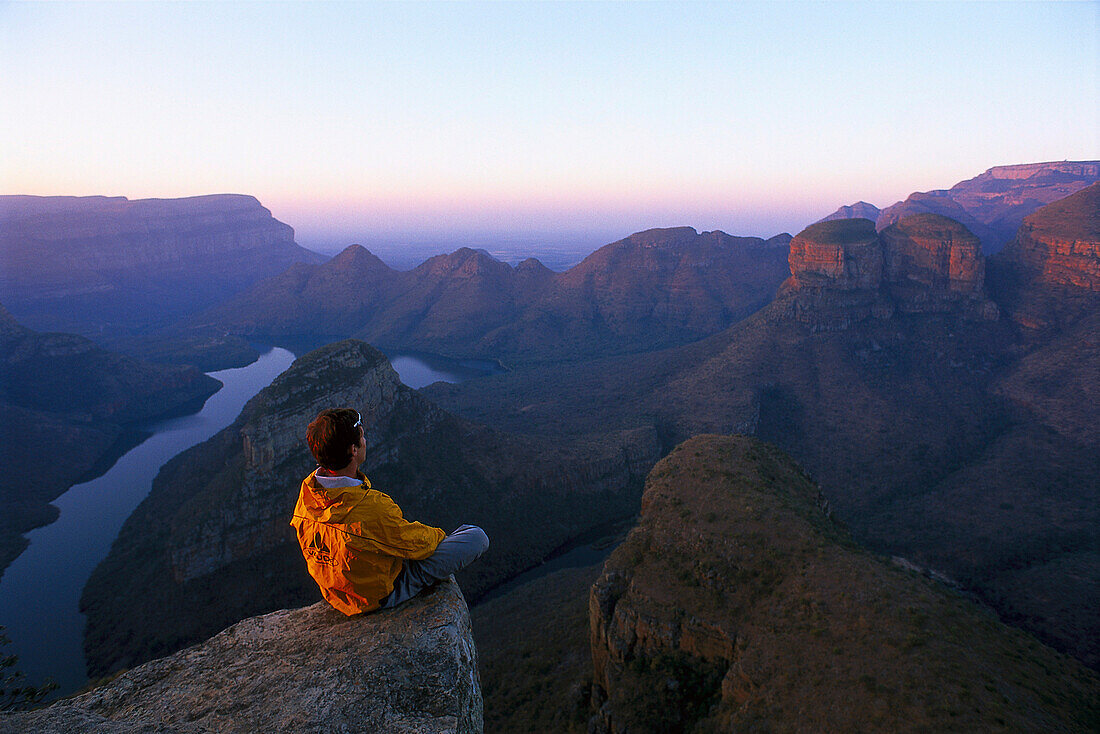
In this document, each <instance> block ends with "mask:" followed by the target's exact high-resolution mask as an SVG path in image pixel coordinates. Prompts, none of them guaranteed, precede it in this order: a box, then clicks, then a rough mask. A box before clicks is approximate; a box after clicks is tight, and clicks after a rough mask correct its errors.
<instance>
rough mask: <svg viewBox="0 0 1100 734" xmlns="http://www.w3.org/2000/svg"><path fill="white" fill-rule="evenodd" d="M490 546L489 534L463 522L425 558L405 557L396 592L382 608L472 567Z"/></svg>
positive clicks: (391, 593) (399, 601)
mask: <svg viewBox="0 0 1100 734" xmlns="http://www.w3.org/2000/svg"><path fill="white" fill-rule="evenodd" d="M488 548H489V536H488V535H486V534H485V531H484V530H482V529H481V528H479V527H476V526H474V525H463V526H462V527H460V528H459V529H458V530H455V531H454V532H453V533H451V534H450V535H448V536H447V537H446V538H444V539H443V540H441V541H440V542H439V547H438V548H436V549H435V553H433V554H431V555H430V556H428V557H427V558H425V559H424V560H423V561H410V560H409V559H405V561H404V566H403V567H402V569H401V573H399V574H398V575H397V578H396V579H395V580H394V582H393V591H392V592H390V594H389V596H387V597H386V598H385V599H383V600H382V607H381V608H382V609H388V608H390V607H395V606H397V605H398V604H400V603H401V602H403V601H408V600H409V599H412V598H413V597H414V596H416V595H417V594H419V593H420V592H421V591H423V590H424V589H426V588H428V587H429V586H431V585H432V584H434V583H436V582H437V581H442V580H443V579H445V578H447V577H449V576H450V575H451V574H452V573H455V572H456V571H461V570H462V569H464V568H466V567H467V566H469V565H470V564H471V563H473V562H474V561H476V560H477V559H478V558H480V557H481V554H482V553H484V552H485V551H486V550H488Z"/></svg>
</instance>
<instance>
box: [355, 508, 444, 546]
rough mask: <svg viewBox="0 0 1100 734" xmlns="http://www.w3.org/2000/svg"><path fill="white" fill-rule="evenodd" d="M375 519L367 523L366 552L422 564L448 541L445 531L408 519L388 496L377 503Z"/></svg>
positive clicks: (365, 525)
mask: <svg viewBox="0 0 1100 734" xmlns="http://www.w3.org/2000/svg"><path fill="white" fill-rule="evenodd" d="M376 501H377V503H378V505H377V507H375V508H374V509H375V512H374V513H372V514H373V515H374V519H373V521H372V522H370V523H369V524H368V523H364V530H365V531H366V532H364V536H365V537H363V538H362V541H363V542H364V544H365V545H366V547H367V548H369V549H371V550H373V551H375V552H377V553H383V554H385V555H387V556H396V557H398V558H408V559H410V560H414V561H422V560H424V559H425V558H427V557H428V556H430V555H431V554H432V553H435V549H436V548H437V547H438V546H439V543H440V541H442V540H443V538H445V537H446V535H447V534H446V533H445V532H443V529H442V528H433V527H432V526H431V525H424V524H423V523H419V522H409V521H408V520H406V519H405V516H404V514H402V512H401V508H400V507H398V506H397V504H396V503H395V502H394V501H393V500H391V499H390V498H389V497H388V496H386V495H384V494H383V495H381V497H380V498H378V499H377V500H376Z"/></svg>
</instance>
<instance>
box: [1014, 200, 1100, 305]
mask: <svg viewBox="0 0 1100 734" xmlns="http://www.w3.org/2000/svg"><path fill="white" fill-rule="evenodd" d="M1004 255H1005V259H1007V260H1009V261H1011V262H1013V263H1015V264H1016V265H1018V266H1019V267H1020V269H1021V270H1022V271H1023V272H1024V275H1025V277H1026V278H1027V279H1028V280H1030V281H1032V282H1033V283H1035V284H1036V285H1040V286H1042V285H1053V286H1070V287H1073V288H1080V289H1082V290H1086V291H1091V292H1093V293H1100V183H1095V184H1093V185H1091V186H1089V187H1088V188H1085V189H1083V190H1081V191H1079V192H1077V193H1076V194H1073V195H1072V196H1068V197H1066V198H1065V199H1061V200H1060V201H1057V202H1055V203H1053V204H1049V205H1048V206H1045V207H1043V208H1042V209H1039V210H1038V211H1036V212H1035V213H1034V214H1032V215H1030V216H1029V217H1027V218H1026V219H1024V222H1023V224H1022V225H1021V226H1020V229H1019V231H1018V232H1017V233H1016V239H1014V240H1013V241H1012V242H1011V243H1009V245H1008V246H1007V247H1006V248H1005V253H1004Z"/></svg>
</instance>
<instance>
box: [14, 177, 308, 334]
mask: <svg viewBox="0 0 1100 734" xmlns="http://www.w3.org/2000/svg"><path fill="white" fill-rule="evenodd" d="M324 259H325V258H324V257H322V256H321V255H318V254H317V253H313V252H310V251H309V250H306V249H304V248H302V247H299V246H298V245H297V244H295V242H294V230H293V229H292V228H291V227H290V226H288V225H286V224H284V223H282V222H280V221H278V220H276V219H275V218H273V217H272V216H271V212H270V211H269V210H267V209H265V208H264V207H263V206H261V205H260V202H258V201H257V200H256V199H255V198H254V197H251V196H243V195H236V194H216V195H210V196H196V197H189V198H182V199H138V200H132V201H131V200H129V199H126V198H125V197H104V196H90V197H38V196H0V298H3V300H4V302H5V304H6V305H7V306H8V307H9V308H10V309H11V310H12V312H13V313H15V314H16V315H17V316H19V317H20V318H21V319H23V320H24V321H25V322H26V323H29V324H30V325H32V326H34V327H35V328H40V329H52V330H64V331H80V332H83V333H86V334H93V333H99V332H100V331H102V330H107V331H112V332H126V331H129V330H132V329H140V328H147V327H149V326H152V325H163V324H164V323H166V322H169V321H170V320H171V319H172V318H173V317H179V316H180V315H182V314H184V313H188V312H191V311H194V310H197V309H200V308H205V307H208V306H210V305H212V304H213V303H216V302H218V301H220V300H224V298H225V297H226V296H227V295H229V294H232V293H234V292H237V291H239V290H241V289H243V288H245V287H247V286H249V285H251V284H252V283H254V282H255V281H256V280H258V279H261V278H264V277H267V276H269V275H274V274H276V273H279V272H281V271H283V270H284V269H286V267H288V266H289V265H290V264H291V263H293V262H296V261H300V262H314V263H316V262H322V261H324Z"/></svg>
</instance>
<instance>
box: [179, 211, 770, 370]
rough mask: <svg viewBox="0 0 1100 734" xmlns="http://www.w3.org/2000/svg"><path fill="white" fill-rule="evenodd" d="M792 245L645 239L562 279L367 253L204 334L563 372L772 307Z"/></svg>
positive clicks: (688, 237) (232, 307)
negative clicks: (339, 344)
mask: <svg viewBox="0 0 1100 734" xmlns="http://www.w3.org/2000/svg"><path fill="white" fill-rule="evenodd" d="M787 242H788V240H787V239H786V238H785V237H784V236H779V237H777V238H772V239H771V240H762V239H760V238H757V237H732V236H730V235H727V234H725V233H724V232H703V233H698V232H696V231H695V230H694V229H692V228H690V227H680V228H676V229H658V230H649V231H646V232H639V233H637V234H634V235H631V236H630V237H627V238H626V239H623V240H620V241H618V242H614V243H612V244H610V245H606V246H605V247H602V248H600V249H599V250H597V251H596V252H594V253H593V254H591V255H589V256H588V257H587V258H585V259H584V260H583V261H582V262H581V263H579V264H578V265H576V266H574V267H572V268H570V269H569V270H567V271H565V272H563V273H555V272H553V271H551V270H549V269H548V268H546V267H544V266H543V265H542V264H541V263H540V262H539V261H538V260H534V259H529V260H525V261H523V262H521V263H520V264H519V265H517V266H516V267H514V268H513V267H512V266H510V265H507V264H505V263H502V262H500V261H498V260H494V259H493V258H492V257H491V256H490V255H489V254H488V253H486V252H484V251H481V250H472V249H469V248H463V249H460V250H458V251H456V252H453V253H451V254H449V255H438V256H436V257H433V258H430V259H428V260H426V261H425V262H424V263H422V264H421V265H420V266H419V267H417V268H415V269H414V270H411V271H407V272H401V271H396V270H392V269H391V268H389V267H388V266H387V265H386V264H385V263H383V262H382V261H381V260H379V259H378V258H377V257H375V256H374V255H372V254H371V253H370V252H368V251H367V250H365V249H363V248H362V247H359V246H355V245H353V246H351V247H349V248H347V249H346V250H344V251H343V252H342V253H340V254H339V255H337V256H336V257H334V258H333V259H332V260H330V261H329V262H327V263H325V264H323V265H304V264H302V265H296V266H294V267H292V268H290V269H289V270H287V271H286V272H285V273H282V274H281V275H278V276H275V277H274V278H271V279H269V280H266V281H264V282H262V283H258V284H257V285H256V286H255V287H253V288H252V289H251V290H249V291H247V292H245V293H242V294H241V295H239V296H238V297H236V298H233V299H231V300H229V301H227V302H226V303H224V304H222V305H220V306H217V307H215V308H214V309H212V310H211V311H208V312H207V313H205V314H203V315H202V316H200V317H197V318H196V319H195V320H194V321H193V322H192V323H193V325H194V326H195V327H196V328H197V329H199V330H202V329H204V328H206V329H209V330H212V331H217V330H220V331H222V332H224V331H228V332H230V333H233V334H237V335H243V336H248V337H264V338H269V339H272V338H275V339H277V338H279V337H286V336H298V335H303V334H310V335H315V334H326V335H333V336H341V337H343V336H354V337H355V338H358V339H363V340H365V341H368V342H370V343H372V344H376V345H378V346H380V347H383V348H393V347H397V348H400V349H406V350H419V351H425V352H434V353H444V354H448V355H452V356H458V357H476V358H489V359H500V360H503V361H505V362H507V363H512V362H553V361H564V360H571V359H580V358H588V357H592V356H597V355H606V354H616V353H629V352H640V351H648V350H652V349H657V348H662V347H667V346H673V345H676V344H683V343H687V342H690V341H695V340H697V339H700V338H702V337H704V336H706V335H709V334H712V333H714V332H716V331H721V330H722V329H724V328H726V327H727V326H729V325H731V324H734V323H736V322H737V321H739V320H741V319H742V318H744V317H745V316H747V315H748V314H750V313H752V312H753V311H755V310H756V309H758V308H760V307H761V306H763V305H764V304H765V303H767V302H768V301H769V300H770V299H771V297H772V294H773V293H774V291H775V288H776V286H777V285H779V283H780V282H781V281H782V280H783V278H784V277H786V274H787V266H786V247H785V246H786V244H787Z"/></svg>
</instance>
